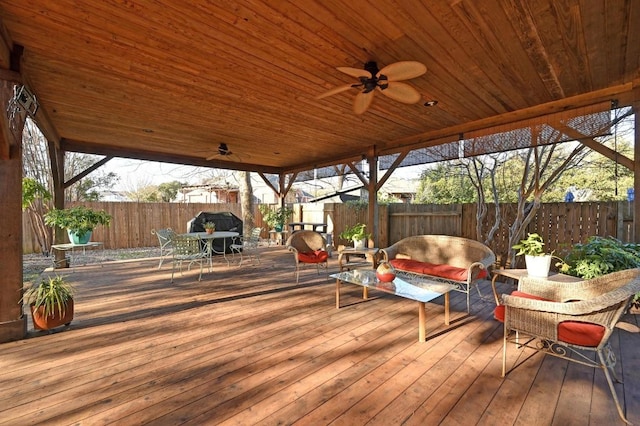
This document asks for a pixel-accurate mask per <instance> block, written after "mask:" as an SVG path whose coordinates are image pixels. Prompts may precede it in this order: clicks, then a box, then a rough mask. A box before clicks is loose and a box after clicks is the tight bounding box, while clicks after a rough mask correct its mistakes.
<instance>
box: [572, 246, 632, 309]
mask: <svg viewBox="0 0 640 426" xmlns="http://www.w3.org/2000/svg"><path fill="white" fill-rule="evenodd" d="M564 261H565V265H564V269H563V270H562V272H563V273H566V274H569V275H573V276H575V277H580V278H583V279H585V280H588V279H591V278H595V277H600V276H602V275H606V274H610V273H612V272H616V271H622V270H625V269H632V268H640V244H637V243H623V242H622V241H620V240H618V239H616V238H613V237H608V238H605V237H598V236H593V237H590V238H589V239H588V240H587V242H585V243H578V244H575V245H573V246H572V247H571V250H570V251H569V252H568V253H567V254H566V255H565V256H564ZM632 305H633V307H634V308H636V309H637V308H640V293H639V294H636V296H635V298H634V299H633V303H632Z"/></svg>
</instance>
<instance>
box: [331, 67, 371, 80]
mask: <svg viewBox="0 0 640 426" xmlns="http://www.w3.org/2000/svg"><path fill="white" fill-rule="evenodd" d="M336 69H337V70H338V71H340V72H343V73H345V74H348V75H350V76H351V77H355V78H360V77H364V78H371V77H373V76H372V75H371V73H370V72H369V71H367V70H363V69H358V68H350V67H338V68H336Z"/></svg>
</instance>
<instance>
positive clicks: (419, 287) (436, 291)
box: [331, 269, 456, 342]
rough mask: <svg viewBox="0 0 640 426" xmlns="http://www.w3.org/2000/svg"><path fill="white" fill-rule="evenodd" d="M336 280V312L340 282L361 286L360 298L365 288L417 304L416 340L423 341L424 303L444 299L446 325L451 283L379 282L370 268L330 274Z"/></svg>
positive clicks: (423, 280)
mask: <svg viewBox="0 0 640 426" xmlns="http://www.w3.org/2000/svg"><path fill="white" fill-rule="evenodd" d="M331 277H332V278H335V279H336V308H337V309H340V283H341V282H343V283H349V284H356V285H359V286H362V287H363V290H362V298H363V299H365V300H366V299H367V298H368V291H367V290H368V289H370V288H372V289H375V290H379V291H382V292H385V293H389V294H393V295H395V296H400V297H404V298H405V299H410V300H415V301H417V302H418V341H419V342H425V341H426V340H427V331H426V320H427V314H426V309H425V303H426V302H430V301H432V300H434V299H437V298H438V297H440V296H444V324H445V325H449V304H450V303H449V292H450V291H451V290H453V289H454V288H456V286H454V285H452V284H446V283H442V282H439V281H435V280H430V279H426V278H414V277H411V278H409V277H407V276H396V279H395V280H393V281H392V282H388V283H383V282H381V281H378V278H376V271H375V270H373V269H354V270H352V271H344V272H339V273H337V274H333V275H331Z"/></svg>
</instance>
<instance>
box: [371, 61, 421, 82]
mask: <svg viewBox="0 0 640 426" xmlns="http://www.w3.org/2000/svg"><path fill="white" fill-rule="evenodd" d="M425 72H427V67H426V66H425V65H424V64H422V63H420V62H416V61H400V62H396V63H395V64H390V65H387V66H386V67H384V68H382V69H381V70H380V72H378V74H377V75H376V77H380V75H386V76H387V79H388V80H389V81H400V80H409V79H411V78H416V77H420V76H421V75H422V74H424V73H425Z"/></svg>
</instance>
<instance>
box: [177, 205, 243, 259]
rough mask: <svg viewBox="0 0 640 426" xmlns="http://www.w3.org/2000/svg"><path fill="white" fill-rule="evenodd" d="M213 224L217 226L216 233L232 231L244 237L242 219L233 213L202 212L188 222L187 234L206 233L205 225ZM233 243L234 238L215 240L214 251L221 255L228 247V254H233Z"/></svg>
mask: <svg viewBox="0 0 640 426" xmlns="http://www.w3.org/2000/svg"><path fill="white" fill-rule="evenodd" d="M207 222H213V223H215V224H216V231H232V232H237V233H238V235H240V236H242V219H240V218H239V217H238V216H236V215H234V214H233V213H231V212H200V213H198V214H197V215H196V217H194V218H193V219H191V220H190V221H189V222H187V232H204V224H205V223H207ZM232 243H233V238H225V239H224V241H223V239H222V238H216V239H215V240H213V249H214V250H215V251H217V252H219V253H222V250H223V249H224V248H225V247H226V251H227V253H231V249H230V248H229V246H230V245H231V244H232Z"/></svg>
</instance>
